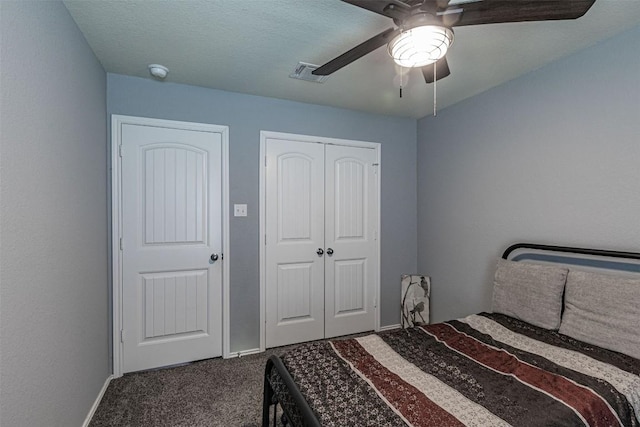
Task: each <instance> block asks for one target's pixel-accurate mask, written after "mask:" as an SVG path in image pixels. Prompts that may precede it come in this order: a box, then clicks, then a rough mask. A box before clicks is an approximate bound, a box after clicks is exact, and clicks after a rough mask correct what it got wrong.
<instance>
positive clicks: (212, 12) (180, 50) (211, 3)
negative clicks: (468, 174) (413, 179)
mask: <svg viewBox="0 0 640 427" xmlns="http://www.w3.org/2000/svg"><path fill="white" fill-rule="evenodd" d="M540 1H543V0H540ZM452 3H454V1H452ZM64 4H65V5H66V7H67V9H68V10H69V12H70V13H71V16H72V17H73V19H74V20H75V21H76V23H77V24H78V26H79V27H80V30H81V31H82V32H83V33H84V35H85V37H86V39H87V41H88V42H89V45H90V46H91V47H92V49H93V50H94V52H95V54H96V56H97V57H98V59H99V60H100V61H101V62H102V64H103V66H104V67H105V69H106V70H107V71H108V72H112V73H120V74H127V75H132V76H140V77H149V74H148V71H147V65H148V64H151V63H159V64H163V65H165V66H167V67H168V68H169V69H170V73H169V76H168V78H167V81H169V82H177V83H186V84H191V85H197V86H204V87H210V88H216V89H222V90H227V91H233V92H242V93H249V94H254V95H262V96H269V97H274V98H283V99H290V100H295V101H301V102H308V103H314V104H322V105H331V106H336V107H343V108H350V109H355V110H361V111H367V112H373V113H380V114H389V115H395V116H405V117H415V118H419V117H423V116H425V115H429V114H432V111H433V86H432V85H430V86H427V85H426V84H425V83H424V80H423V77H422V74H421V73H420V71H418V70H412V71H409V72H407V71H406V70H405V72H404V80H405V84H404V87H405V89H404V91H403V98H400V97H399V96H398V86H399V81H400V70H399V68H398V67H396V66H395V65H394V63H393V61H392V59H391V58H390V57H389V56H388V54H387V52H386V47H382V48H380V49H378V50H376V51H375V52H373V53H371V54H369V55H367V56H365V57H363V58H361V59H359V60H358V61H356V62H354V63H353V64H351V65H349V66H347V67H345V68H343V69H341V70H339V71H337V72H336V73H334V74H332V75H331V76H330V77H329V79H328V80H327V82H325V83H322V84H319V83H311V82H304V81H299V80H294V79H291V78H289V77H288V76H289V74H290V73H291V72H292V70H293V69H294V67H295V65H296V64H297V62H298V61H304V62H310V63H313V64H318V65H321V64H323V63H325V62H327V61H329V60H330V59H333V58H334V57H336V56H338V55H339V54H341V53H343V52H344V51H346V50H348V49H350V48H352V47H353V46H355V45H356V44H359V43H361V42H362V41H364V40H366V39H368V38H369V37H371V36H373V35H375V34H377V33H379V32H380V31H382V30H384V29H386V28H389V27H391V26H392V22H391V20H390V19H388V18H385V17H383V16H380V15H377V14H375V13H372V12H369V11H367V10H364V9H361V8H358V7H354V6H352V5H349V4H347V3H343V2H341V1H339V0H313V1H311V0H304V1H303V0H208V1H205V0H187V1H148V0H132V1H111V0H103V1H87V0H66V1H64ZM639 24H640V0H596V3H595V5H594V6H593V7H592V8H591V10H590V11H589V12H588V13H587V15H585V16H584V17H582V18H580V19H578V20H575V21H555V22H533V23H517V24H494V25H482V26H472V27H460V28H456V29H455V42H454V44H453V46H452V47H451V49H450V50H449V53H448V55H447V59H448V62H449V66H450V68H451V75H450V76H449V77H447V78H446V79H443V80H441V81H439V82H438V86H437V102H438V108H439V109H442V108H444V107H447V106H449V105H452V104H454V103H456V102H459V101H461V100H463V99H465V98H468V97H470V96H473V95H476V94H478V93H480V92H483V91H485V90H487V89H489V88H491V87H493V86H496V85H499V84H501V83H503V82H505V81H508V80H511V79H513V78H515V77H517V76H520V75H522V74H525V73H527V72H529V71H532V70H534V69H536V68H539V67H541V66H543V65H544V64H546V63H549V62H551V61H554V60H556V59H558V58H560V57H562V56H565V55H568V54H570V53H572V52H575V51H577V50H579V49H581V48H584V47H587V46H589V45H592V44H594V43H596V42H598V41H600V40H603V39H605V38H609V37H611V36H613V35H615V34H617V33H620V32H622V31H624V30H626V29H628V28H630V27H632V26H635V25H639ZM629 54H630V55H637V54H638V52H629ZM597 60H598V58H594V61H597ZM407 80H408V81H407ZM594 84H597V82H594ZM594 102H597V100H594Z"/></svg>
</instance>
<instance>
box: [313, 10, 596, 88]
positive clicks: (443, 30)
mask: <svg viewBox="0 0 640 427" xmlns="http://www.w3.org/2000/svg"><path fill="white" fill-rule="evenodd" d="M342 1H344V2H346V3H349V4H352V5H354V6H358V7H361V8H363V9H366V10H369V11H371V12H375V13H379V14H380V15H384V16H386V17H388V18H391V19H393V22H394V23H395V25H396V26H397V27H396V28H389V29H387V30H385V31H383V32H381V33H380V34H378V35H376V36H373V37H372V38H370V39H369V40H367V41H365V42H363V43H361V44H359V45H358V46H356V47H354V48H353V49H351V50H349V51H347V52H345V53H343V54H342V55H340V56H338V57H336V58H334V59H332V60H331V61H329V62H327V63H326V64H324V65H322V66H320V67H318V68H317V69H315V70H314V71H313V72H312V74H315V75H318V76H327V75H329V74H332V73H334V72H336V71H338V70H339V69H341V68H342V67H344V66H346V65H349V64H350V63H352V62H353V61H355V60H357V59H359V58H361V57H363V56H364V55H366V54H368V53H370V52H372V51H374V50H376V49H378V48H379V47H381V46H383V45H385V44H386V45H388V51H389V54H390V55H391V57H392V58H393V59H394V61H395V62H396V63H397V64H398V65H400V66H402V67H411V68H414V67H416V68H417V67H420V68H422V74H423V75H424V79H425V81H426V82H427V83H433V82H434V81H436V80H440V79H442V78H444V77H447V76H448V75H449V74H450V70H449V65H448V64H447V58H446V57H445V55H446V53H447V50H448V49H449V47H450V46H451V44H452V43H453V27H462V26H468V25H482V24H498V23H505V22H524V21H550V20H559V19H576V18H579V17H581V16H582V15H584V14H585V13H586V12H587V11H588V10H589V8H591V6H592V5H593V3H594V2H595V0H459V1H451V3H450V0H403V1H400V0H342Z"/></svg>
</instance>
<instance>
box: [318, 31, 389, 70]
mask: <svg viewBox="0 0 640 427" xmlns="http://www.w3.org/2000/svg"><path fill="white" fill-rule="evenodd" d="M399 33H400V30H399V29H393V28H389V29H388V30H385V31H383V32H381V33H380V34H378V35H377V36H373V37H371V38H370V39H369V40H367V41H365V42H363V43H360V44H359V45H358V46H356V47H354V48H353V49H351V50H349V51H347V52H345V53H343V54H342V55H340V56H338V57H337V58H334V59H332V60H331V61H329V62H327V63H326V64H324V65H322V66H321V67H319V68H317V69H315V70H313V71H312V72H311V74H314V75H316V76H328V75H329V74H331V73H334V72H336V71H338V70H339V69H340V68H342V67H344V66H346V65H349V64H351V63H352V62H353V61H355V60H356V59H359V58H362V57H363V56H365V55H366V54H367V53H369V52H373V51H374V50H376V49H377V48H379V47H380V46H384V45H385V44H387V43H389V41H391V39H392V38H394V37H395V36H396V35H397V34H399Z"/></svg>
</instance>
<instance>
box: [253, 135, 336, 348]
mask: <svg viewBox="0 0 640 427" xmlns="http://www.w3.org/2000/svg"><path fill="white" fill-rule="evenodd" d="M266 146H267V150H266V153H267V159H266V192H265V193H266V206H265V207H266V212H265V218H266V221H265V222H266V230H267V232H266V248H265V249H266V259H265V264H266V289H265V293H266V294H265V296H266V304H267V307H266V342H267V346H268V347H277V346H281V345H285V344H293V343H297V342H302V341H311V340H316V339H320V338H323V337H324V146H323V145H322V144H316V143H304V142H297V141H286V140H276V139H268V140H267V144H266Z"/></svg>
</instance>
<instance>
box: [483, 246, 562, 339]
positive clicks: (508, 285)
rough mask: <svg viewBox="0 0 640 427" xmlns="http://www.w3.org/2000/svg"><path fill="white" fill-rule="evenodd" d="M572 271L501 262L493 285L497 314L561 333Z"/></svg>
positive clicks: (555, 267) (494, 310) (522, 263)
mask: <svg viewBox="0 0 640 427" xmlns="http://www.w3.org/2000/svg"><path fill="white" fill-rule="evenodd" d="M568 272H569V270H568V269H566V268H563V267H558V266H550V265H542V264H529V263H526V262H515V261H507V260H504V259H499V260H498V266H497V268H496V275H495V279H494V282H493V312H494V313H502V314H506V315H507V316H511V317H515V318H517V319H520V320H524V321H525V322H528V323H531V324H532V325H535V326H539V327H541V328H545V329H554V330H557V329H558V327H560V317H561V313H562V294H563V292H564V285H565V283H566V281H567V273H568Z"/></svg>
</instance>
